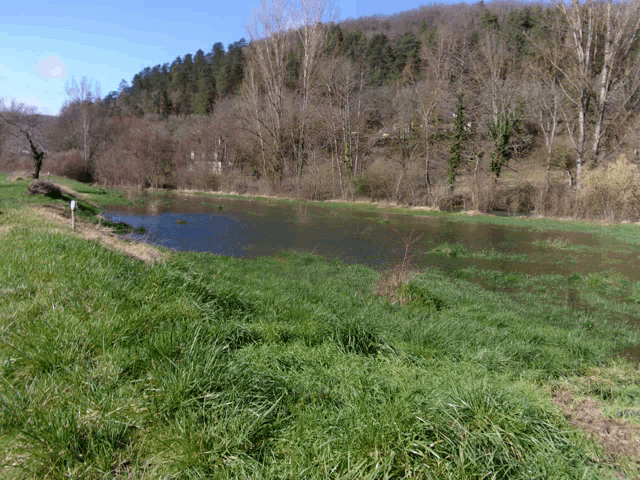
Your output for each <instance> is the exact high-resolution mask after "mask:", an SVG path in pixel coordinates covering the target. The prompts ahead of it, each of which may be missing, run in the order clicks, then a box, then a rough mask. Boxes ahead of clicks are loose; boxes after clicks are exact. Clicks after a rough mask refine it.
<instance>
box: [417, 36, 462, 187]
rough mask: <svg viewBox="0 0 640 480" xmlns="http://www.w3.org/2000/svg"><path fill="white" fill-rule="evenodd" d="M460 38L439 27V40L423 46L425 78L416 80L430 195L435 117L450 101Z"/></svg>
mask: <svg viewBox="0 0 640 480" xmlns="http://www.w3.org/2000/svg"><path fill="white" fill-rule="evenodd" d="M456 44H457V42H456V38H455V36H454V35H453V32H450V31H448V30H445V29H444V28H440V29H438V31H437V32H436V36H435V42H434V43H433V44H429V43H428V42H426V41H424V42H423V45H422V58H423V60H424V62H425V65H426V67H425V69H424V72H423V77H424V79H423V80H422V81H420V82H414V89H415V94H416V98H417V108H418V114H419V116H420V130H421V131H422V136H423V142H424V181H425V185H426V187H427V195H429V196H430V195H431V169H432V161H433V158H432V157H433V144H434V136H435V135H436V133H437V127H436V125H435V119H436V118H437V117H438V116H441V115H442V110H443V106H444V104H445V103H446V100H447V98H446V97H447V91H448V87H449V84H450V82H451V77H452V75H453V72H454V69H453V68H454V67H453V61H454V60H453V57H454V54H455V51H456Z"/></svg>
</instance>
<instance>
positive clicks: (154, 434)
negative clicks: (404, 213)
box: [0, 210, 640, 479]
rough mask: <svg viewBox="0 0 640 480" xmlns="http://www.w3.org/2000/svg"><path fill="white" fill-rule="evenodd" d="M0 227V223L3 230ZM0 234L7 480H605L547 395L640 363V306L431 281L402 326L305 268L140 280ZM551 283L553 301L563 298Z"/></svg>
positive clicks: (333, 272)
mask: <svg viewBox="0 0 640 480" xmlns="http://www.w3.org/2000/svg"><path fill="white" fill-rule="evenodd" d="M3 216H6V215H5V214H3ZM3 216H0V221H3V222H7V223H8V222H9V221H10V222H11V224H12V225H14V227H13V228H11V229H8V230H4V231H0V239H1V241H0V258H2V259H3V261H2V262H0V292H1V294H0V381H1V382H2V388H0V451H1V454H0V455H2V457H3V460H2V461H1V462H0V463H1V465H2V467H1V468H2V470H1V472H2V473H1V474H0V476H4V477H6V478H126V477H129V478H149V479H150V478H354V479H355V478H434V479H435V478H460V479H462V478H503V479H512V478H527V479H528V478H598V477H600V476H601V471H602V470H601V469H600V467H599V465H602V464H604V466H605V467H606V468H609V471H613V469H614V467H613V466H611V465H609V467H607V462H609V460H608V459H607V457H606V456H605V455H604V454H603V452H602V450H601V449H600V448H599V447H597V445H595V444H594V443H593V442H592V441H591V440H589V439H588V438H586V437H585V436H584V435H582V434H581V433H579V432H578V431H577V430H575V429H574V428H572V427H570V426H569V425H568V424H567V422H566V420H565V418H564V416H563V415H562V414H561V413H560V412H559V411H558V410H557V409H556V408H555V407H554V406H553V404H552V402H551V399H550V397H549V395H548V394H547V393H546V390H545V386H546V385H549V384H550V383H551V382H557V381H560V380H567V381H568V380H570V379H574V378H580V377H581V375H583V374H585V373H586V372H588V371H589V369H592V368H606V367H607V366H608V365H612V364H613V363H614V362H619V360H616V352H618V351H619V350H620V349H623V348H625V347H628V346H632V345H636V344H637V343H638V341H639V340H640V336H639V335H638V331H637V329H636V328H633V327H632V326H630V325H628V324H626V323H625V322H624V321H620V320H619V318H621V317H622V316H623V314H624V315H626V318H630V317H633V316H638V315H639V313H640V312H639V309H640V307H639V306H638V302H637V298H638V292H640V288H639V287H638V285H636V284H635V283H634V282H630V281H628V280H626V279H624V278H618V277H615V276H613V275H611V274H606V273H598V274H596V273H594V274H592V275H588V276H576V277H575V278H573V279H572V280H571V285H570V286H571V288H574V289H579V290H580V292H581V294H582V297H583V301H584V302H586V304H587V305H588V306H589V307H590V309H589V311H585V310H584V309H582V308H576V306H575V305H569V304H567V303H566V302H564V301H563V300H562V298H561V297H558V296H557V295H556V293H555V291H556V290H558V289H559V287H562V286H563V285H564V286H566V287H567V288H568V286H567V281H568V280H567V279H566V278H564V279H563V278H560V277H553V276H549V277H540V278H538V277H529V276H526V275H517V274H510V276H504V275H502V276H501V274H497V273H491V272H486V271H483V270H474V269H471V270H466V271H462V272H460V273H459V274H456V275H448V274H445V273H443V272H440V271H438V270H437V269H431V270H429V271H428V272H423V273H420V274H418V275H416V276H415V277H414V278H412V279H410V281H409V282H408V283H406V284H405V288H406V289H407V292H405V293H406V295H407V296H406V299H407V301H406V302H405V304H404V305H401V304H399V303H392V302H390V301H389V299H388V298H385V297H379V296H375V295H374V294H373V290H374V288H375V286H376V285H377V282H378V281H379V278H380V274H379V273H378V272H375V271H373V270H371V269H369V268H366V267H363V266H359V265H344V264H342V263H340V262H338V261H330V260H324V259H321V258H317V257H314V256H311V255H296V254H282V255H278V256H275V257H272V258H262V259H256V260H239V259H234V258H226V257H216V256H213V255H209V254H195V253H176V254H173V255H172V257H171V258H170V259H169V260H168V261H167V262H165V263H162V264H154V265H145V264H142V263H141V262H137V261H135V260H133V259H130V258H128V257H125V256H124V255H121V254H119V253H116V252H113V251H110V250H107V249H105V248H103V247H102V246H100V245H98V244H96V243H93V242H90V241H85V240H82V239H79V238H76V237H74V236H71V235H67V234H63V233H60V232H56V231H54V230H51V229H46V228H44V227H39V226H38V225H35V224H31V223H30V221H29V220H28V219H27V218H26V217H24V211H23V210H16V211H13V212H12V213H11V216H10V219H9V218H4V220H2V219H3ZM562 282H564V283H562Z"/></svg>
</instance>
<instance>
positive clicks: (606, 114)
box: [549, 0, 640, 188]
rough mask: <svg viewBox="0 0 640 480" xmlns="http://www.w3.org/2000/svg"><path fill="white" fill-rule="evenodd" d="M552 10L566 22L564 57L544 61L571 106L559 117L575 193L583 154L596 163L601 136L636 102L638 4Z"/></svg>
mask: <svg viewBox="0 0 640 480" xmlns="http://www.w3.org/2000/svg"><path fill="white" fill-rule="evenodd" d="M556 5H557V7H558V8H559V10H560V11H561V12H562V14H563V16H564V19H565V21H566V25H567V30H568V31H567V41H566V47H567V49H568V50H569V54H568V55H567V56H566V58H565V59H564V61H562V62H556V61H554V59H552V58H549V60H550V61H551V63H552V64H553V65H554V67H556V68H557V69H558V70H559V71H560V72H561V82H560V86H561V87H562V90H563V92H564V94H565V96H566V98H567V100H568V102H569V104H570V106H572V107H573V108H571V109H569V108H565V109H564V111H563V114H564V117H565V119H566V121H567V124H568V127H569V129H568V130H569V135H570V138H571V142H572V145H573V148H574V150H575V152H576V186H577V187H578V188H580V186H581V185H580V182H581V175H582V169H583V167H584V165H585V162H586V161H587V155H588V154H590V155H591V157H592V159H593V161H594V162H597V161H598V158H599V156H600V155H601V147H602V140H603V137H604V136H605V135H606V134H607V132H608V131H609V129H610V128H611V127H612V126H613V125H614V124H621V123H623V122H622V120H624V119H626V118H628V116H629V115H630V113H631V111H632V107H633V106H635V105H637V104H638V102H639V99H638V91H639V86H640V85H639V84H638V79H637V75H638V74H637V68H636V65H637V63H638V60H639V59H640V51H639V50H638V49H637V48H636V44H637V40H638V30H639V29H640V1H638V0H631V1H629V2H620V3H617V2H616V3H615V4H614V3H613V1H612V0H606V1H596V0H587V1H586V2H584V3H581V2H580V1H579V0H572V1H571V5H570V6H569V5H567V4H566V3H562V2H558V3H556ZM591 125H593V126H592V127H591ZM589 147H590V148H589Z"/></svg>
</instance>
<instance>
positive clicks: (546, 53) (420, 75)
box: [0, 0, 640, 220]
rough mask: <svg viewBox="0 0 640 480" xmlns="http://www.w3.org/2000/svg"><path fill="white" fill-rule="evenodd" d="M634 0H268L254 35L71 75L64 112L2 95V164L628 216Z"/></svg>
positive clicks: (637, 192) (252, 189)
mask: <svg viewBox="0 0 640 480" xmlns="http://www.w3.org/2000/svg"><path fill="white" fill-rule="evenodd" d="M639 5H640V3H639V2H638V1H637V0H633V1H630V2H615V3H614V2H612V1H606V0H598V1H595V0H588V1H586V2H579V1H578V0H573V1H572V3H571V4H567V3H555V4H533V3H515V2H509V3H506V2H492V3H487V4H485V3H483V2H482V1H481V2H479V3H476V4H473V5H467V4H459V5H446V6H445V5H441V6H438V5H434V6H427V7H421V8H419V9H417V10H413V11H410V12H405V13H400V14H397V15H395V16H391V17H373V18H360V19H355V20H347V21H343V22H340V23H336V22H335V17H334V16H333V14H332V12H331V11H330V7H329V4H328V3H327V2H326V1H325V0H307V1H306V2H300V3H299V4H298V3H291V2H289V1H287V0H274V1H273V2H272V3H271V4H269V5H265V6H263V10H262V11H261V12H258V13H256V14H255V16H254V19H253V23H252V24H251V25H250V26H249V27H248V29H247V31H248V37H249V40H248V41H247V40H245V39H244V38H242V39H240V40H238V41H237V42H235V43H232V44H230V45H228V46H227V47H226V48H225V46H224V45H223V44H221V43H219V42H218V43H214V44H213V46H212V48H211V51H210V52H208V53H207V52H204V51H203V50H198V51H197V52H195V54H191V53H188V54H185V55H184V56H183V57H178V58H176V59H175V60H173V62H171V63H165V64H163V65H156V66H153V67H151V66H150V67H147V68H145V69H143V70H142V71H140V72H139V73H137V74H136V75H134V77H133V79H132V80H131V82H130V83H128V82H127V81H125V80H123V81H122V82H121V84H120V86H119V89H118V91H113V92H110V93H108V94H107V95H105V96H104V97H102V96H101V95H100V92H99V88H98V86H97V85H96V84H94V83H93V82H92V81H91V80H89V79H88V78H86V77H85V78H83V79H82V80H81V81H79V82H76V81H72V82H71V84H69V85H68V86H67V93H68V94H69V100H68V102H67V103H66V104H65V106H64V107H63V108H62V110H61V112H60V114H59V116H58V117H55V118H49V119H46V121H45V120H43V119H42V117H38V116H36V115H34V114H33V112H32V111H30V110H29V108H28V107H26V106H24V105H19V104H15V103H14V104H12V105H6V106H4V107H3V109H2V112H1V113H0V117H1V118H2V119H4V122H3V123H2V124H1V125H2V127H3V129H2V131H1V132H2V134H3V137H2V138H3V144H2V145H3V149H2V163H1V164H0V169H4V170H17V169H20V168H23V169H31V168H32V165H35V166H36V170H39V168H40V166H42V165H44V166H42V168H43V169H44V170H46V171H51V172H56V173H59V174H64V175H67V176H69V177H73V178H76V179H80V180H83V181H87V182H95V183H100V184H105V185H112V186H138V187H142V188H145V187H153V188H180V189H206V190H224V191H233V192H238V193H241V194H244V193H247V194H270V195H286V196H291V197H298V198H308V199H318V200H325V199H333V198H342V199H355V198H365V199H372V200H385V201H388V202H393V203H402V204H407V205H412V206H429V207H440V208H465V209H474V210H480V211H491V210H496V209H498V210H499V209H502V210H509V211H514V212H516V211H536V212H537V213H540V214H545V215H560V216H578V217H593V218H606V219H610V220H620V219H633V220H636V219H638V218H639V217H640V181H639V180H640V172H639V170H638V167H637V165H636V162H637V161H638V159H640V157H638V146H639V145H640V138H639V133H640V130H638V106H639V102H640V69H638V68H637V65H638V60H639V56H640V44H639V35H638V33H639V29H640V6H639ZM38 155H40V157H39V161H40V164H39V165H40V166H38V161H37V160H36V158H37V156H38Z"/></svg>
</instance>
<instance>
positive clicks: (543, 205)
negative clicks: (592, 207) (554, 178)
mask: <svg viewBox="0 0 640 480" xmlns="http://www.w3.org/2000/svg"><path fill="white" fill-rule="evenodd" d="M576 199H577V196H576V192H575V190H572V189H571V188H570V187H569V186H568V185H567V184H566V183H565V182H561V183H550V184H549V188H548V189H538V192H537V195H536V197H535V199H534V211H535V212H536V214H537V215H542V216H546V217H573V216H575V211H576Z"/></svg>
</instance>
